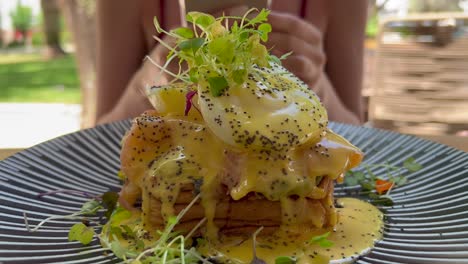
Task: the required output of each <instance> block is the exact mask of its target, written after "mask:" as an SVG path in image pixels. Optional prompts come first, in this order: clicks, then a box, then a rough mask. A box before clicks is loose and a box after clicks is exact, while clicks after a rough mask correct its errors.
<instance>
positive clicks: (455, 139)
mask: <svg viewBox="0 0 468 264" xmlns="http://www.w3.org/2000/svg"><path fill="white" fill-rule="evenodd" d="M419 137H421V138H425V139H429V140H432V141H435V142H438V143H442V144H445V145H448V146H451V147H454V148H457V149H460V150H463V151H465V152H468V137H460V136H453V135H448V136H419ZM21 150H22V149H0V160H2V159H5V158H7V157H9V156H11V155H13V154H15V153H17V152H19V151H21Z"/></svg>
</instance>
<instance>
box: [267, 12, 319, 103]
mask: <svg viewBox="0 0 468 264" xmlns="http://www.w3.org/2000/svg"><path fill="white" fill-rule="evenodd" d="M268 22H269V23H270V24H271V26H272V28H273V31H272V32H271V33H270V35H269V40H268V43H267V47H268V48H272V53H273V54H274V55H276V56H278V57H280V56H281V55H283V54H285V53H288V52H292V54H291V55H290V56H289V57H287V58H286V59H285V60H283V66H284V67H286V69H288V70H289V71H291V72H292V73H293V74H294V75H296V76H297V77H299V78H300V79H301V80H302V81H304V82H305V83H306V84H307V85H308V86H309V87H310V88H311V89H313V90H314V91H315V92H316V93H318V94H319V93H320V91H318V86H317V85H316V84H317V82H318V80H319V78H320V75H321V74H323V67H324V64H325V53H324V51H323V45H322V42H323V41H322V34H321V33H320V31H319V30H318V29H317V28H316V27H314V26H313V25H311V24H310V23H308V22H306V21H304V20H303V19H301V18H299V17H296V16H293V15H290V14H286V13H278V12H271V13H270V15H269V17H268ZM319 96H320V94H319Z"/></svg>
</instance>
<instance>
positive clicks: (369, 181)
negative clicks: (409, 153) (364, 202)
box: [344, 157, 422, 206]
mask: <svg viewBox="0 0 468 264" xmlns="http://www.w3.org/2000/svg"><path fill="white" fill-rule="evenodd" d="M362 166H363V167H364V170H363V171H348V172H347V173H346V176H345V178H344V184H345V185H347V186H356V185H360V186H361V191H360V192H359V193H358V194H359V195H361V196H364V197H366V198H368V200H369V202H371V203H372V204H374V205H383V206H391V205H393V200H392V198H391V196H390V192H391V190H392V189H393V187H394V186H397V187H398V186H402V185H404V184H406V183H407V182H408V178H406V176H405V175H404V174H403V173H402V171H403V169H406V170H407V171H409V172H416V171H418V170H420V169H421V168H422V165H421V164H419V163H417V162H416V160H415V159H414V158H413V157H409V158H407V159H406V160H404V161H403V163H402V165H401V166H394V165H391V164H390V163H388V162H386V163H383V164H363V165H362ZM376 168H384V169H385V172H386V174H385V176H386V179H383V178H380V177H378V176H377V175H375V174H374V173H373V172H372V169H376Z"/></svg>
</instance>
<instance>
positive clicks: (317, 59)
mask: <svg viewBox="0 0 468 264" xmlns="http://www.w3.org/2000/svg"><path fill="white" fill-rule="evenodd" d="M321 46H322V45H319V46H316V45H311V44H309V43H307V42H305V41H304V40H302V39H299V38H297V37H295V36H292V35H289V34H286V33H279V32H272V33H270V36H269V37H268V43H267V47H268V48H272V50H273V51H275V52H276V53H278V51H279V53H281V55H282V54H285V53H288V52H290V51H292V52H293V54H295V55H300V56H306V57H307V58H309V59H310V60H312V61H313V62H314V63H315V64H317V65H318V66H320V67H321V66H322V65H323V64H324V63H325V53H324V52H323V49H322V47H321ZM274 54H275V53H274ZM275 55H276V54H275ZM281 55H280V56H281Z"/></svg>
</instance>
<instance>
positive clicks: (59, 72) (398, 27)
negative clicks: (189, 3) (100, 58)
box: [0, 0, 468, 148]
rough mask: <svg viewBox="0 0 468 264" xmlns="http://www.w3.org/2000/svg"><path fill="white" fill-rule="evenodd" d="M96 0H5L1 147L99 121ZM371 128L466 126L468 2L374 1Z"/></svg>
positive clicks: (368, 89) (368, 62)
mask: <svg viewBox="0 0 468 264" xmlns="http://www.w3.org/2000/svg"><path fill="white" fill-rule="evenodd" d="M96 1H97V0H17V1H16V0H12V1H10V0H8V1H6V0H1V1H0V123H1V124H2V125H1V126H0V127H1V129H0V148H26V147H30V146H32V145H35V144H37V143H40V142H43V141H45V140H48V139H51V138H54V137H56V136H59V135H62V134H66V133H69V132H73V131H76V130H79V129H81V128H86V127H89V126H91V125H92V122H93V121H92V120H93V118H92V117H93V116H94V111H95V110H94V109H95V87H94V80H95V71H94V69H95V54H94V52H95V49H94V47H95V45H94V41H95V26H94V25H95V4H96ZM366 35H367V37H366V41H365V43H363V45H365V48H366V52H365V54H366V55H365V76H364V80H365V81H364V89H363V96H364V99H365V103H366V116H367V124H368V125H370V126H373V127H380V128H385V129H391V130H395V131H399V132H402V133H409V134H416V135H445V134H458V135H466V130H468V74H467V72H468V0H369V7H368V24H367V29H366Z"/></svg>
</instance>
